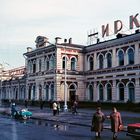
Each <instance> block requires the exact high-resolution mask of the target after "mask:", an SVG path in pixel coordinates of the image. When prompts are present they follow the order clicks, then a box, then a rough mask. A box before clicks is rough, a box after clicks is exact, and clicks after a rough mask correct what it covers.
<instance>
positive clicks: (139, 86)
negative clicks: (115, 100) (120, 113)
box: [135, 78, 140, 103]
mask: <svg viewBox="0 0 140 140" xmlns="http://www.w3.org/2000/svg"><path fill="white" fill-rule="evenodd" d="M135 80H136V81H135V102H136V103H138V102H140V79H139V78H136V79H135Z"/></svg>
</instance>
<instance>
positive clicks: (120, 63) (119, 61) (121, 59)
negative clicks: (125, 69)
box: [118, 50, 124, 66]
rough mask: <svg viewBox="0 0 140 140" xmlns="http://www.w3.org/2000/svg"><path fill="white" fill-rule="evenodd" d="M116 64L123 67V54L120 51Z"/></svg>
mask: <svg viewBox="0 0 140 140" xmlns="http://www.w3.org/2000/svg"><path fill="white" fill-rule="evenodd" d="M118 64H119V66H122V65H124V53H123V51H122V50H120V51H119V52H118Z"/></svg>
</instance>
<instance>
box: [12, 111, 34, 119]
mask: <svg viewBox="0 0 140 140" xmlns="http://www.w3.org/2000/svg"><path fill="white" fill-rule="evenodd" d="M31 116H32V112H30V111H28V109H21V110H20V111H17V112H16V113H15V116H14V117H15V119H24V120H25V119H29V118H30V117H31Z"/></svg>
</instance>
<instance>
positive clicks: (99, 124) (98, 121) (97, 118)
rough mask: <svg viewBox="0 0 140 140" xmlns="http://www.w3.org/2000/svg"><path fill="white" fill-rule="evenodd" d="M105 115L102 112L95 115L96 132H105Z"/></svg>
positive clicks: (93, 123)
mask: <svg viewBox="0 0 140 140" xmlns="http://www.w3.org/2000/svg"><path fill="white" fill-rule="evenodd" d="M104 120H105V115H104V114H103V113H102V112H101V111H100V112H96V113H94V114H93V118H92V125H93V126H94V131H95V132H101V131H102V130H103V122H104Z"/></svg>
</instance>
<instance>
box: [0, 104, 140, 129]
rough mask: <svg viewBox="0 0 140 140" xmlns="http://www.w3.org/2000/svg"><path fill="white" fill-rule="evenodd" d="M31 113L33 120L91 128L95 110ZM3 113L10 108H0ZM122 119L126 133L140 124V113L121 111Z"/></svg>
mask: <svg viewBox="0 0 140 140" xmlns="http://www.w3.org/2000/svg"><path fill="white" fill-rule="evenodd" d="M21 108H24V106H18V110H19V109H21ZM28 109H29V111H31V112H32V113H33V115H32V117H31V118H32V119H41V120H47V121H55V122H61V123H69V124H74V125H81V126H86V127H90V126H91V120H92V115H93V113H94V112H95V110H92V109H78V114H75V115H74V114H72V112H70V111H68V112H62V111H61V112H60V114H59V115H56V116H53V113H52V110H51V109H49V108H46V107H45V108H43V110H41V109H40V108H39V107H30V106H29V107H28ZM0 112H1V113H6V114H10V108H7V107H0ZM103 112H104V113H105V114H106V115H109V114H110V112H111V110H103ZM121 115H122V119H123V120H125V123H124V126H125V129H124V130H125V131H126V128H127V123H128V122H131V121H132V122H137V121H138V122H140V113H134V112H128V111H121ZM104 128H105V129H110V121H109V120H106V121H105V123H104Z"/></svg>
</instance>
